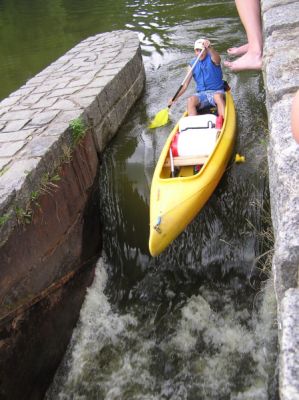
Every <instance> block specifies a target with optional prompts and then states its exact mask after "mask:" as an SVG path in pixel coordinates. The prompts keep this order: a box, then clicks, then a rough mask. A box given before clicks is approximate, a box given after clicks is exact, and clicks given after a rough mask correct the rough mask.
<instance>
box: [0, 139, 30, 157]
mask: <svg viewBox="0 0 299 400" xmlns="http://www.w3.org/2000/svg"><path fill="white" fill-rule="evenodd" d="M25 144H26V141H25V140H19V141H18V142H8V143H3V142H2V143H0V157H13V156H14V155H16V154H17V153H18V151H19V150H21V148H22V147H24V146H25Z"/></svg>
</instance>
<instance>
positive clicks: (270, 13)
mask: <svg viewBox="0 0 299 400" xmlns="http://www.w3.org/2000/svg"><path fill="white" fill-rule="evenodd" d="M276 3H277V2H276ZM298 24H299V2H298V1H294V2H279V5H276V7H271V8H269V9H268V10H267V11H265V12H264V13H263V29H264V33H265V36H270V35H271V33H272V32H273V31H274V30H281V29H282V28H288V29H291V28H294V27H296V26H298Z"/></svg>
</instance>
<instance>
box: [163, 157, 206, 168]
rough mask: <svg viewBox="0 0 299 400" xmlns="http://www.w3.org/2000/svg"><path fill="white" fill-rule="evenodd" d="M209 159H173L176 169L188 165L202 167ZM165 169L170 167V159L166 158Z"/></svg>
mask: <svg viewBox="0 0 299 400" xmlns="http://www.w3.org/2000/svg"><path fill="white" fill-rule="evenodd" d="M208 158H209V157H202V156H198V157H195V156H192V157H189V156H181V157H173V165H174V166H175V167H184V166H188V165H201V164H204V163H205V162H206V161H207V159H208ZM164 166H165V167H170V166H171V164H170V158H166V160H165V163H164Z"/></svg>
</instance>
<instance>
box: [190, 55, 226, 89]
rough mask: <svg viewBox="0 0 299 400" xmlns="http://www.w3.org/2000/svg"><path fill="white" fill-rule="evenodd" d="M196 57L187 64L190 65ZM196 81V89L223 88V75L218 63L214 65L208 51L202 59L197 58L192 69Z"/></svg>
mask: <svg viewBox="0 0 299 400" xmlns="http://www.w3.org/2000/svg"><path fill="white" fill-rule="evenodd" d="M195 60H196V58H193V59H192V60H191V62H190V63H189V65H190V66H191V67H192V65H193V64H194V62H195ZM192 75H193V78H194V79H195V82H196V91H197V92H203V91H205V90H223V89H224V83H223V76H222V69H221V66H220V65H215V64H214V63H213V61H212V58H211V56H210V54H209V53H207V55H206V57H205V58H204V59H203V60H199V61H198V62H197V64H196V66H195V68H194V70H193V71H192Z"/></svg>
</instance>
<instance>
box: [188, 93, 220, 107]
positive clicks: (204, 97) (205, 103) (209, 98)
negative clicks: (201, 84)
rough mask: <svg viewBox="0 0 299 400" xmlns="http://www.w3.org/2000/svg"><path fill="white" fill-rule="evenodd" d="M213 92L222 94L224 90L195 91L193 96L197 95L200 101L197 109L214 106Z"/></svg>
mask: <svg viewBox="0 0 299 400" xmlns="http://www.w3.org/2000/svg"><path fill="white" fill-rule="evenodd" d="M215 93H222V94H224V90H206V91H204V92H197V93H195V96H197V97H198V100H199V102H200V106H199V109H202V108H206V107H216V103H215V100H214V94H215Z"/></svg>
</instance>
